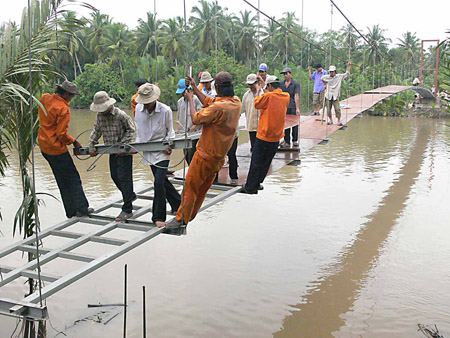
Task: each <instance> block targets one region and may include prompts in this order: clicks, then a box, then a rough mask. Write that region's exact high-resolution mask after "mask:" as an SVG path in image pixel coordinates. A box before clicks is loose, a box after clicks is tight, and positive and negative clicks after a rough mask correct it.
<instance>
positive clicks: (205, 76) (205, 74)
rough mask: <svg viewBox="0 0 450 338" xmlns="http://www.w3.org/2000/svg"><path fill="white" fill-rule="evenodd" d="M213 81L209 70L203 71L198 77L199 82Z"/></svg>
mask: <svg viewBox="0 0 450 338" xmlns="http://www.w3.org/2000/svg"><path fill="white" fill-rule="evenodd" d="M211 81H214V79H213V78H212V76H211V74H210V73H209V72H203V73H202V76H201V77H200V82H211Z"/></svg>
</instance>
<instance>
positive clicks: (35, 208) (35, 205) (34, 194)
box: [28, 0, 42, 307]
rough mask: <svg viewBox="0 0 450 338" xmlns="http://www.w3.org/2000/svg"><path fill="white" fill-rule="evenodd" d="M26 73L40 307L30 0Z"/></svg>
mask: <svg viewBox="0 0 450 338" xmlns="http://www.w3.org/2000/svg"><path fill="white" fill-rule="evenodd" d="M28 39H29V41H28V71H29V80H30V114H31V116H30V118H31V171H32V176H33V180H32V184H31V193H32V195H33V202H34V218H35V225H36V227H35V231H34V234H35V237H36V263H37V274H38V289H39V305H40V306H41V307H42V279H41V264H40V259H39V255H40V254H39V243H40V240H39V234H38V232H39V229H40V228H41V224H40V221H39V211H38V202H37V197H36V173H35V166H34V162H35V158H34V116H33V108H34V107H33V76H32V65H31V0H28Z"/></svg>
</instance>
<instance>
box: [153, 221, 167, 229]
mask: <svg viewBox="0 0 450 338" xmlns="http://www.w3.org/2000/svg"><path fill="white" fill-rule="evenodd" d="M155 223H156V226H157V227H158V228H164V227H165V226H166V222H162V221H156V222H155Z"/></svg>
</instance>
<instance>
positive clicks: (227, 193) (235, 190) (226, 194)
mask: <svg viewBox="0 0 450 338" xmlns="http://www.w3.org/2000/svg"><path fill="white" fill-rule="evenodd" d="M241 190H242V187H240V186H239V187H233V188H231V189H229V190H228V191H225V192H223V193H221V194H219V195H217V196H216V197H214V198H211V199H210V200H208V201H206V202H205V203H203V205H202V207H201V208H200V211H203V210H205V209H208V208H209V207H211V206H213V205H214V204H217V203H219V202H220V201H223V200H224V199H226V198H228V197H230V196H233V195H234V194H237V193H238V192H239V191H241Z"/></svg>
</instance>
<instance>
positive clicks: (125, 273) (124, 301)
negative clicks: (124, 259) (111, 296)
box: [123, 264, 128, 338]
mask: <svg viewBox="0 0 450 338" xmlns="http://www.w3.org/2000/svg"><path fill="white" fill-rule="evenodd" d="M127 276H128V266H127V264H125V266H124V285H123V304H124V308H123V338H126V336H127V306H128V303H127V286H128V279H127Z"/></svg>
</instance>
